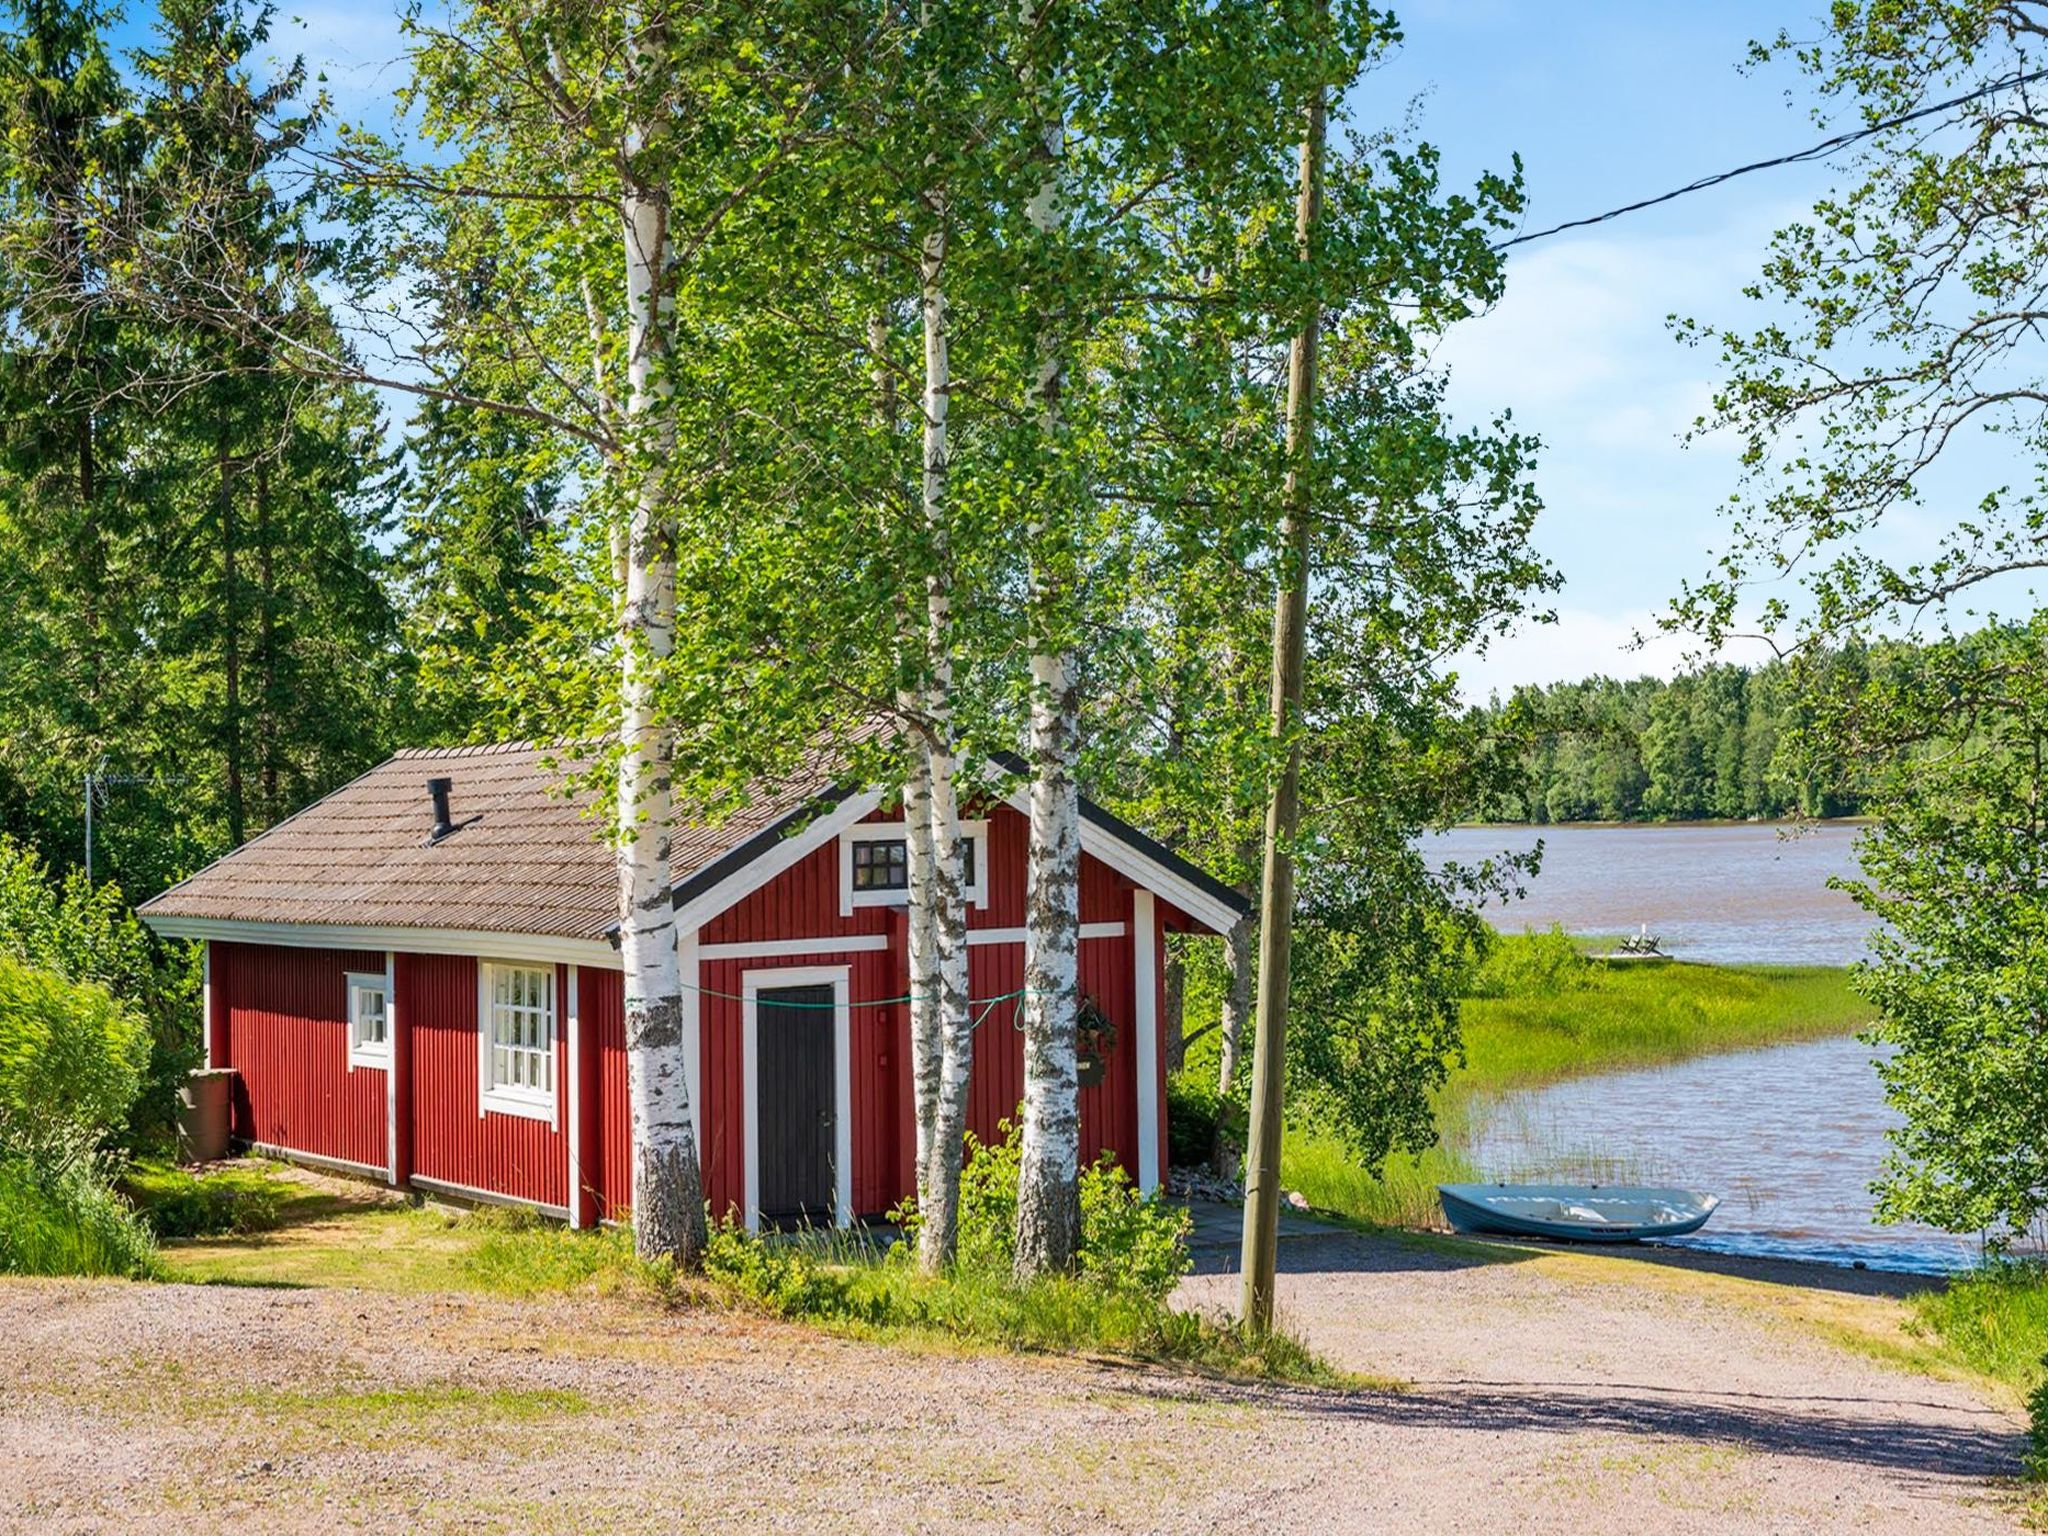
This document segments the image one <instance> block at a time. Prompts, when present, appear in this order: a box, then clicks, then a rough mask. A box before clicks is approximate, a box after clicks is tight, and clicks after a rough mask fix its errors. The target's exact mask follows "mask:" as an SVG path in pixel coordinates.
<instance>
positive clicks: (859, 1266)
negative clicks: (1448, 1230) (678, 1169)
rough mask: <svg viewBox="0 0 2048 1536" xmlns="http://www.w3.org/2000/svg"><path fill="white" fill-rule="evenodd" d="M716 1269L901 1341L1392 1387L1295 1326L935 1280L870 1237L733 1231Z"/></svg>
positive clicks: (955, 1275) (1002, 1283) (771, 1296)
mask: <svg viewBox="0 0 2048 1536" xmlns="http://www.w3.org/2000/svg"><path fill="white" fill-rule="evenodd" d="M709 1268H710V1271H711V1273H712V1275H713V1276H714V1277H716V1278H717V1279H718V1280H719V1281H720V1282H721V1283H722V1284H723V1285H724V1286H725V1288H726V1290H727V1292H728V1293H729V1294H732V1295H737V1296H738V1297H740V1298H742V1299H743V1300H745V1301H747V1302H749V1303H752V1304H755V1305H758V1306H761V1307H762V1308H764V1309H765V1310H767V1311H770V1312H773V1313H775V1314H777V1315H780V1316H784V1317H790V1318H799V1319H803V1320H807V1321H810V1322H814V1323H819V1324H822V1325H824V1326H826V1327H828V1328H830V1329H832V1330H833V1331H835V1332H839V1333H844V1334H850V1335H853V1336H857V1337H866V1338H878V1339H886V1340H891V1341H906V1340H910V1341H914V1340H918V1339H934V1338H936V1339H943V1340H945V1341H946V1342H948V1343H949V1344H952V1345H956V1346H957V1345H962V1344H965V1345H970V1346H981V1347H986V1348H992V1349H1002V1350H1019V1351H1030V1352H1036V1353H1058V1354H1072V1353H1105V1354H1112V1355H1119V1356H1123V1357H1126V1358H1130V1359H1137V1360H1149V1361H1153V1362H1157V1363H1168V1364H1173V1365H1178V1366H1182V1367H1189V1368H1193V1369H1196V1370H1201V1371H1208V1372H1213V1373H1215V1374H1219V1375H1226V1376H1233V1377H1253V1378H1264V1379H1272V1380H1281V1381H1291V1382H1300V1383H1307V1384H1311V1385H1319V1386H1351V1387H1356V1386H1361V1385H1368V1384H1371V1385H1377V1386H1381V1387H1386V1386H1390V1385H1393V1384H1392V1383H1388V1382H1375V1383H1366V1382H1364V1381H1363V1380H1362V1379H1361V1378H1358V1377H1355V1376H1353V1375H1351V1374H1349V1373H1346V1372H1342V1371H1339V1370H1337V1369H1336V1368H1335V1367H1333V1366H1331V1365H1330V1364H1329V1363H1328V1362H1327V1361H1325V1360H1323V1359H1322V1358H1321V1357H1320V1356H1318V1355H1317V1354H1315V1353H1314V1351H1312V1350H1310V1349H1309V1348H1308V1346H1307V1345H1305V1344H1304V1343H1302V1342H1301V1341H1300V1340H1299V1339H1297V1338H1295V1337H1294V1336H1293V1335H1291V1334H1289V1333H1287V1332H1286V1331H1285V1330H1284V1329H1276V1330H1274V1331H1273V1332H1272V1333H1270V1334H1268V1335H1266V1336H1264V1337H1261V1338H1254V1337H1251V1336H1248V1335H1246V1334H1244V1333H1242V1332H1241V1331H1239V1330H1238V1329H1237V1328H1235V1327H1234V1326H1231V1325H1230V1324H1228V1323H1226V1322H1219V1321H1217V1320H1216V1319H1213V1318H1209V1317H1205V1316H1203V1315H1202V1314H1200V1313H1197V1312H1188V1311H1181V1310H1178V1309H1176V1308H1173V1307H1170V1306H1168V1305H1166V1304H1165V1303H1164V1302H1163V1301H1161V1300H1158V1299H1156V1298H1155V1297H1153V1296H1150V1295H1145V1294H1139V1293H1135V1292H1131V1291H1122V1290H1116V1289H1105V1288H1104V1287H1102V1286H1100V1285H1097V1284H1093V1283H1090V1282H1089V1281H1088V1280H1086V1279H1082V1278H1074V1277H1067V1276H1048V1277H1045V1278H1042V1279H1038V1280H1034V1281H1032V1282H1030V1283H1028V1284H1025V1285H1018V1284H1016V1283H1014V1282H1013V1281H1012V1280H1011V1279H1010V1278H1009V1277H1008V1275H1007V1274H999V1273H995V1272H992V1271H990V1270H987V1269H982V1268H974V1267H968V1266H965V1265H963V1266H962V1267H960V1268H957V1269H955V1270H954V1271H953V1272H952V1273H950V1274H945V1275H927V1274H924V1273H922V1272H921V1271H919V1270H918V1269H917V1267H916V1266H915V1265H914V1264H912V1263H910V1262H908V1259H907V1256H906V1255H905V1254H903V1253H901V1252H899V1251H894V1250H890V1249H885V1248H884V1247H882V1246H881V1245H879V1244H877V1243H876V1242H874V1241H873V1240H872V1239H870V1238H867V1237H865V1236H863V1235H860V1234H854V1235H846V1234H838V1233H826V1232H819V1233H806V1234H802V1235H800V1236H796V1237H792V1238H783V1239H780V1240H775V1241H770V1242H763V1241H762V1240H760V1239H756V1238H750V1237H747V1236H746V1235H745V1234H743V1233H739V1232H736V1231H733V1230H731V1229H726V1230H723V1231H721V1232H720V1233H719V1234H717V1236H716V1237H715V1238H714V1241H713V1245H712V1254H711V1262H710V1266H709Z"/></svg>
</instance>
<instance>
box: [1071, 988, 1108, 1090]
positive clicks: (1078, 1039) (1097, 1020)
mask: <svg viewBox="0 0 2048 1536" xmlns="http://www.w3.org/2000/svg"><path fill="white" fill-rule="evenodd" d="M1115 1050H1116V1025H1115V1024H1114V1023H1112V1022H1111V1020H1110V1017H1109V1015H1108V1014H1106V1013H1104V1012H1103V1011H1102V1009H1101V1007H1100V1006H1099V1005H1098V1004H1097V1003H1096V1001H1095V999H1094V998H1092V997H1083V998H1082V999H1081V1011H1080V1015H1079V1017H1078V1018H1076V1019H1075V1021H1074V1065H1075V1075H1076V1077H1077V1078H1078V1079H1079V1081H1080V1084H1081V1086H1082V1087H1083V1088H1093V1087H1094V1086H1095V1085H1096V1084H1098V1083H1100V1082H1101V1081H1102V1080H1103V1079H1104V1078H1106V1077H1107V1076H1108V1075H1109V1058H1110V1055H1111V1054H1112V1053H1113V1052H1114V1051H1115Z"/></svg>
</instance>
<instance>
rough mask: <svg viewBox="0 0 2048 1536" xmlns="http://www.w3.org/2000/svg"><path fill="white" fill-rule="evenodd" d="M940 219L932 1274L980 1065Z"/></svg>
mask: <svg viewBox="0 0 2048 1536" xmlns="http://www.w3.org/2000/svg"><path fill="white" fill-rule="evenodd" d="M933 212H934V214H935V215H936V216H937V218H938V220H939V222H938V224H937V226H936V227H935V228H934V229H933V230H932V231H931V232H930V233H929V234H928V235H927V236H926V237H925V241H924V247H923V250H922V251H921V253H920V258H919V278H920V298H921V304H920V308H921V311H922V314H923V320H924V380H925V383H924V402H923V414H924V473H923V482H922V483H923V496H922V513H923V518H924V531H925V538H926V544H927V553H928V558H929V564H928V565H927V567H926V575H925V659H926V673H925V676H926V695H925V719H926V728H927V731H928V735H927V736H926V766H927V769H928V772H929V777H930V791H931V792H930V796H929V798H928V800H927V805H926V810H927V816H928V825H927V838H928V840H929V842H930V845H931V858H932V875H933V879H932V885H931V893H930V894H931V903H932V910H931V928H932V981H933V992H934V997H933V1004H934V1008H935V1013H936V1019H935V1023H936V1027H937V1032H938V1039H939V1069H938V1091H937V1094H936V1099H935V1103H934V1105H933V1126H932V1144H931V1156H930V1162H929V1164H928V1165H927V1170H926V1173H925V1186H926V1193H927V1196H928V1203H927V1205H926V1206H925V1222H924V1226H923V1228H922V1230H921V1233H920V1240H919V1248H918V1259H919V1262H920V1263H921V1264H922V1265H923V1267H924V1268H925V1269H926V1270H928V1271H936V1270H939V1269H942V1268H944V1267H945V1266H946V1265H948V1264H950V1263H952V1261H953V1254H954V1250H955V1249H956V1247H957V1246H958V1240H959V1229H960V1221H959V1217H960V1160H961V1153H962V1145H963V1142H964V1139H965V1137H966V1134H967V1087H968V1081H969V1078H970V1075H971V1073H972V1070H973V1066H974V1025H973V1020H972V1019H971V1018H970V1017H969V1013H968V1000H967V905H966V899H967V893H966V879H965V874H966V871H965V869H964V867H963V864H962V860H961V852H960V792H959V776H958V771H957V770H958V764H957V759H956V757H955V753H954V744H953V568H952V542H951V535H950V531H949V529H948V526H947V507H946V493H947V475H948V473H949V469H950V463H949V454H950V451H951V450H950V442H949V438H948V435H947V434H948V430H949V429H948V425H947V414H948V406H949V403H950V400H951V394H952V383H953V380H952V343H951V337H950V334H949V332H948V326H947V321H948V315H947V307H946V294H945V288H944V285H943V277H944V272H945V262H946V228H945V214H946V207H945V200H944V199H943V198H935V199H934V200H933Z"/></svg>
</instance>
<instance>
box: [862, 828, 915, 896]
mask: <svg viewBox="0 0 2048 1536" xmlns="http://www.w3.org/2000/svg"><path fill="white" fill-rule="evenodd" d="M853 888H854V889H855V890H856V891H906V890H908V889H910V849H909V846H908V845H907V844H906V843H905V842H904V840H903V839H902V838H900V837H891V838H879V837H873V838H865V839H863V840H861V841H860V842H857V843H855V844H854V845H853Z"/></svg>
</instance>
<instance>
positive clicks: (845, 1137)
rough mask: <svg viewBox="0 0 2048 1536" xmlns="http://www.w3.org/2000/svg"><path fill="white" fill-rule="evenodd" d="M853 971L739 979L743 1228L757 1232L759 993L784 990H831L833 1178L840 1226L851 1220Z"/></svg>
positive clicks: (810, 968) (796, 969) (834, 968)
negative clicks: (807, 988) (744, 1156)
mask: <svg viewBox="0 0 2048 1536" xmlns="http://www.w3.org/2000/svg"><path fill="white" fill-rule="evenodd" d="M852 979H853V967H852V966H850V965H786V966H771V967H768V968H765V969H762V970H757V971H746V972H743V973H742V975H741V978H740V995H741V998H742V1002H741V1016H742V1019H743V1024H742V1032H741V1062H742V1068H741V1078H742V1090H741V1100H740V1102H741V1104H742V1105H743V1106H744V1110H743V1118H744V1119H745V1122H746V1130H745V1136H744V1138H743V1139H744V1141H745V1144H746V1193H745V1196H744V1198H743V1199H742V1200H741V1202H740V1205H741V1209H743V1210H744V1211H745V1212H746V1218H747V1230H748V1231H749V1232H758V1231H760V1230H761V1204H760V1195H761V1015H760V995H761V993H762V992H763V991H775V990H777V989H779V988H782V987H817V986H829V987H831V988H832V1005H833V1006H832V1097H833V1127H832V1141H833V1145H832V1162H833V1169H832V1179H833V1184H834V1192H833V1203H834V1205H835V1206H836V1207H837V1210H836V1213H835V1215H836V1219H837V1221H838V1223H839V1225H840V1226H842V1227H843V1226H846V1225H848V1224H850V1223H851V1222H852V1220H853V1008H852Z"/></svg>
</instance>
